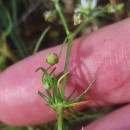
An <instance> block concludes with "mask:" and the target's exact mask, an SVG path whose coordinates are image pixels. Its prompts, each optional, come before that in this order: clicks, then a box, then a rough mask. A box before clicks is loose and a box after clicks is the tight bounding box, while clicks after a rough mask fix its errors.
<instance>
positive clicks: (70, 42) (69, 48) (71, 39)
mask: <svg viewBox="0 0 130 130" xmlns="http://www.w3.org/2000/svg"><path fill="white" fill-rule="evenodd" d="M72 41H73V36H72V34H70V35H69V36H68V46H67V52H66V60H65V66H64V74H65V73H66V72H67V71H68V66H69V57H70V51H71V45H72ZM66 78H67V76H65V77H64V78H63V81H62V87H61V95H62V97H64V92H65V83H66Z"/></svg>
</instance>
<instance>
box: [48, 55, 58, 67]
mask: <svg viewBox="0 0 130 130" xmlns="http://www.w3.org/2000/svg"><path fill="white" fill-rule="evenodd" d="M46 62H47V63H48V64H50V65H54V64H57V63H58V62H59V57H58V56H57V54H56V53H49V54H48V55H47V57H46Z"/></svg>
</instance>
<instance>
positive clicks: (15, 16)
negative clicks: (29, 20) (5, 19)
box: [11, 0, 17, 26]
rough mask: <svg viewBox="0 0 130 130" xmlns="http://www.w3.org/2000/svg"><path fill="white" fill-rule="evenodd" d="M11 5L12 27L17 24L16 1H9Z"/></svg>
mask: <svg viewBox="0 0 130 130" xmlns="http://www.w3.org/2000/svg"><path fill="white" fill-rule="evenodd" d="M11 4H12V19H13V24H14V26H15V25H16V24H17V3H16V0H12V1H11Z"/></svg>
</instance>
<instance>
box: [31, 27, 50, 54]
mask: <svg viewBox="0 0 130 130" xmlns="http://www.w3.org/2000/svg"><path fill="white" fill-rule="evenodd" d="M50 28H51V27H50V26H49V27H47V28H46V29H45V30H44V31H43V33H42V34H41V36H40V38H39V39H38V41H37V43H36V46H35V47H34V52H33V53H34V54H35V53H36V52H37V51H38V48H39V46H40V44H41V42H42V40H43V38H44V37H45V35H46V34H47V32H48V31H49V30H50Z"/></svg>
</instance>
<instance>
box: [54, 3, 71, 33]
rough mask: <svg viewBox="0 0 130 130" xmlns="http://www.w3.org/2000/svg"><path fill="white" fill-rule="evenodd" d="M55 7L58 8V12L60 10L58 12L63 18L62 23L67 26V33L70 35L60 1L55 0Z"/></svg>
mask: <svg viewBox="0 0 130 130" xmlns="http://www.w3.org/2000/svg"><path fill="white" fill-rule="evenodd" d="M55 8H56V10H57V12H58V14H59V16H60V19H61V21H62V23H63V26H64V28H65V31H66V34H67V35H69V28H68V26H67V23H66V20H65V18H64V15H63V13H62V11H61V7H60V5H59V3H58V2H55Z"/></svg>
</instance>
